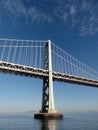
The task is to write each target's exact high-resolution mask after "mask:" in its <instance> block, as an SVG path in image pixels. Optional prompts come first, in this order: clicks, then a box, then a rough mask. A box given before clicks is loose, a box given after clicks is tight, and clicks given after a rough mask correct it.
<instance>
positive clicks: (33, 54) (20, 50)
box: [0, 39, 47, 69]
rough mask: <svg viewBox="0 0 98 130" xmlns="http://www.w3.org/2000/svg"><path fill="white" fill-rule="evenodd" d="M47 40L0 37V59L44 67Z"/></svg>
mask: <svg viewBox="0 0 98 130" xmlns="http://www.w3.org/2000/svg"><path fill="white" fill-rule="evenodd" d="M46 43H47V41H37V40H17V39H0V61H4V62H10V63H13V64H19V65H23V66H30V67H34V68H40V69H44V58H43V57H44V48H45V44H46Z"/></svg>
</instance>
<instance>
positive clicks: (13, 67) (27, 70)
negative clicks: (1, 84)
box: [0, 61, 98, 87]
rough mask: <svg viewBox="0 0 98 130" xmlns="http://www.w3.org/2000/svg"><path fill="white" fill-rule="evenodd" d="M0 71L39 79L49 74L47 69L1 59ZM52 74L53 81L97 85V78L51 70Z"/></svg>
mask: <svg viewBox="0 0 98 130" xmlns="http://www.w3.org/2000/svg"><path fill="white" fill-rule="evenodd" d="M0 72H3V73H10V74H15V75H21V76H29V77H35V78H41V79H43V78H45V77H48V76H49V75H48V70H44V69H39V68H33V67H29V66H22V65H19V64H13V63H9V62H3V61H0ZM52 75H53V80H54V81H60V82H69V83H74V84H80V85H87V86H92V87H98V80H91V79H86V78H82V77H77V76H72V75H68V74H62V73H58V72H52Z"/></svg>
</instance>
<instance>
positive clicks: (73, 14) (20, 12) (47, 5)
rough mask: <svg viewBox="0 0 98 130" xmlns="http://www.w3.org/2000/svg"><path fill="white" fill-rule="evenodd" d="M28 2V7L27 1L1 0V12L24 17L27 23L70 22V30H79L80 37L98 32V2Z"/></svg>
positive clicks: (83, 0) (65, 0)
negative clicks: (29, 21)
mask: <svg viewBox="0 0 98 130" xmlns="http://www.w3.org/2000/svg"><path fill="white" fill-rule="evenodd" d="M38 1H39V0H38ZM26 2H27V3H28V7H27V6H26V3H25V0H16V1H14V0H1V1H0V12H2V10H3V13H4V14H5V15H8V16H9V17H11V18H13V19H17V18H21V17H23V18H24V20H25V21H27V20H28V19H29V20H31V22H47V23H51V22H55V20H58V21H61V22H62V23H63V25H65V24H68V22H69V23H70V26H69V28H71V29H73V28H74V29H75V28H77V29H78V32H79V34H80V35H94V34H95V33H97V32H98V1H94V0H79V1H77V0H54V1H52V0H49V1H48V0H47V1H43V2H40V1H39V5H38V4H37V1H30V0H28V1H26ZM30 2H31V3H30ZM0 14H1V13H0ZM4 14H3V15H4Z"/></svg>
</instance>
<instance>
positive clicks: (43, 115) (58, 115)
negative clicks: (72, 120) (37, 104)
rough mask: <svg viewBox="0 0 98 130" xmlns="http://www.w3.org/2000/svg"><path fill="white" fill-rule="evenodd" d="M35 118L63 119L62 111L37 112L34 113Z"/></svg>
mask: <svg viewBox="0 0 98 130" xmlns="http://www.w3.org/2000/svg"><path fill="white" fill-rule="evenodd" d="M34 118H35V119H63V114H61V113H37V114H34Z"/></svg>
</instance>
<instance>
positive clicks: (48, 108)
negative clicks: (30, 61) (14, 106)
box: [34, 40, 63, 119]
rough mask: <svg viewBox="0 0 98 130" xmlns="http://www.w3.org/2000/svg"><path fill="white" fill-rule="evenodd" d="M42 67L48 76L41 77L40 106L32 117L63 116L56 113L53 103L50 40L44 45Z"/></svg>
mask: <svg viewBox="0 0 98 130" xmlns="http://www.w3.org/2000/svg"><path fill="white" fill-rule="evenodd" d="M44 69H46V70H48V77H45V78H44V79H43V90H42V106H41V110H40V111H39V113H37V114H35V115H34V118H38V119H42V118H53V119H54V118H55V119H56V118H63V115H62V114H60V113H57V111H56V109H55V104H54V93H53V77H52V51H51V41H50V40H48V42H47V43H46V45H45V54H44Z"/></svg>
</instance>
